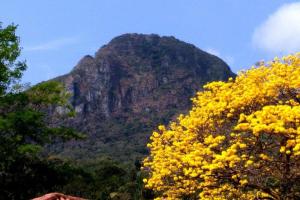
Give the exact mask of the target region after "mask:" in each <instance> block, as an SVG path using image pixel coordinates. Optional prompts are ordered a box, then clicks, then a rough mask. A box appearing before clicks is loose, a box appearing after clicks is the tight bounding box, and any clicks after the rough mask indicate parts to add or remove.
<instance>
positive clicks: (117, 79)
mask: <svg viewBox="0 0 300 200" xmlns="http://www.w3.org/2000/svg"><path fill="white" fill-rule="evenodd" d="M233 76H235V74H234V73H233V72H232V71H231V70H230V68H229V67H228V65H227V64H226V63H225V62H224V61H222V60H221V59H220V58H218V57H216V56H214V55H211V54H209V53H206V52H204V51H202V50H200V49H199V48H197V47H195V46H194V45H191V44H188V43H185V42H183V41H180V40H178V39H176V38H174V37H160V36H158V35H155V34H151V35H145V34H124V35H121V36H118V37H116V38H114V39H112V40H111V41H110V42H109V43H108V44H107V45H104V46H103V47H101V48H100V49H99V50H98V51H97V52H96V54H95V56H90V55H87V56H84V57H83V58H82V59H81V60H80V61H79V62H78V64H77V65H76V66H75V67H74V69H73V70H72V71H71V72H70V73H69V74H66V75H63V76H60V77H57V78H55V80H57V81H60V82H62V83H64V84H65V86H66V87H67V88H68V90H69V91H70V92H71V94H72V97H71V99H70V102H71V104H72V106H73V107H74V109H75V111H76V116H75V117H73V118H71V119H69V120H65V121H62V122H60V123H61V124H64V125H69V126H72V127H74V128H76V129H77V130H80V131H82V132H85V133H87V135H88V137H87V139H86V140H85V141H81V142H75V141H71V142H69V143H67V144H66V145H62V144H58V145H56V146H55V148H52V152H54V153H59V154H60V155H63V156H71V157H73V158H76V159H93V158H96V157H97V156H103V155H105V156H110V157H112V158H114V159H117V160H120V161H128V160H134V159H136V158H140V157H142V156H144V155H145V154H147V148H146V143H147V141H148V138H149V136H150V134H151V132H152V130H155V128H156V127H157V126H158V125H159V124H167V123H168V122H169V120H171V119H175V117H176V116H177V115H178V114H179V113H184V112H186V111H187V110H188V109H189V108H190V106H191V101H190V98H191V97H193V96H194V95H195V93H196V92H197V91H199V90H201V88H202V86H203V84H205V83H207V82H210V81H214V80H227V79H228V78H229V77H233Z"/></svg>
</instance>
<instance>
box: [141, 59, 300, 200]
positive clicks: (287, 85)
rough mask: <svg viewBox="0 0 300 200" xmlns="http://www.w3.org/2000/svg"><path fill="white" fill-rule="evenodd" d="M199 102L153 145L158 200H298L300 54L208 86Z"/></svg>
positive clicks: (151, 182) (150, 181)
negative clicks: (183, 199) (266, 199)
mask: <svg viewBox="0 0 300 200" xmlns="http://www.w3.org/2000/svg"><path fill="white" fill-rule="evenodd" d="M192 100H193V108H192V109H191V111H190V112H189V114H188V115H186V116H183V115H181V116H179V118H178V121H176V122H172V123H171V124H170V125H169V127H164V126H159V128H158V131H156V132H154V133H153V135H152V136H151V138H150V139H151V143H149V144H148V147H149V148H150V155H149V157H147V158H146V159H145V160H144V166H143V170H145V171H147V172H148V173H149V178H147V179H144V183H145V186H146V187H147V188H150V189H153V190H154V191H155V192H156V194H157V196H158V197H157V199H182V198H191V199H195V198H199V199H260V198H268V199H292V198H296V197H297V198H298V197H299V196H295V195H297V194H298V195H299V192H300V191H299V189H298V190H297V188H298V187H297V185H299V184H300V183H299V181H298V180H299V179H300V171H299V170H298V169H299V167H300V104H299V102H300V54H295V55H290V56H287V57H284V58H282V59H279V58H275V59H274V60H273V61H271V62H269V63H262V64H261V66H259V67H256V68H255V67H253V68H251V69H250V70H248V71H244V72H241V73H239V74H238V76H237V77H236V78H235V79H232V78H230V79H229V80H228V82H221V81H219V82H212V83H209V84H207V85H205V86H204V91H202V92H198V93H197V95H196V97H195V98H193V99H192ZM297 181H298V183H297ZM293 195H294V196H293ZM299 198H300V197H299Z"/></svg>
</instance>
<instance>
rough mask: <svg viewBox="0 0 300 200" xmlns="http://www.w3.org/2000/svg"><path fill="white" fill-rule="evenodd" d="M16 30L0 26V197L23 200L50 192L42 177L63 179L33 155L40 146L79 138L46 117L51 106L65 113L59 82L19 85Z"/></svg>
mask: <svg viewBox="0 0 300 200" xmlns="http://www.w3.org/2000/svg"><path fill="white" fill-rule="evenodd" d="M16 28H17V26H15V25H8V26H7V27H5V28H3V27H2V26H1V23H0V199H28V198H30V197H33V196H32V195H34V194H36V193H37V192H42V191H44V190H49V189H51V187H53V186H54V185H53V184H55V181H51V180H50V181H48V183H47V181H46V180H45V179H43V178H42V176H47V175H48V174H47V173H49V174H50V173H52V174H55V176H53V177H52V178H54V179H55V180H60V179H62V178H64V176H65V175H63V174H62V173H60V172H59V170H57V169H55V168H54V165H53V164H52V163H49V162H48V161H47V160H46V159H45V158H43V157H41V156H40V155H39V153H40V152H41V150H42V149H43V146H44V145H45V144H47V143H51V142H52V141H53V139H54V138H61V139H70V138H81V134H78V133H77V132H76V131H74V130H73V129H70V128H66V127H61V126H60V127H56V126H53V125H51V121H50V120H49V119H48V117H47V112H48V110H49V109H50V108H52V107H57V106H64V107H66V110H69V109H68V108H69V107H68V97H69V95H68V92H67V91H66V90H65V89H64V87H63V85H62V84H60V83H58V82H53V81H49V82H44V83H40V84H38V85H35V86H33V87H31V88H26V90H25V89H22V86H20V84H19V81H20V78H21V77H22V74H23V72H24V70H25V69H26V64H25V62H24V61H18V57H19V55H20V52H21V48H20V47H19V37H18V36H16V34H15V32H16ZM70 111H71V110H70ZM67 113H69V112H68V111H67V112H66V113H65V114H67ZM28 186H30V187H31V188H28Z"/></svg>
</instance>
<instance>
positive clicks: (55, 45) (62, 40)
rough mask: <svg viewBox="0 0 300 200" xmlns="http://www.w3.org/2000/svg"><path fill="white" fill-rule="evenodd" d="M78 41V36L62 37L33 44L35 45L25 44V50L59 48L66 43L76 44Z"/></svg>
mask: <svg viewBox="0 0 300 200" xmlns="http://www.w3.org/2000/svg"><path fill="white" fill-rule="evenodd" d="M77 42H78V38H77V37H68V38H60V39H56V40H52V41H48V42H45V43H42V44H38V45H33V46H27V47H26V46H25V47H24V51H45V50H55V49H59V48H61V47H63V46H66V45H71V44H75V43H77Z"/></svg>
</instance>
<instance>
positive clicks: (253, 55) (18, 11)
mask: <svg viewBox="0 0 300 200" xmlns="http://www.w3.org/2000/svg"><path fill="white" fill-rule="evenodd" d="M0 21H2V22H3V23H4V26H5V25H7V24H9V23H12V22H13V23H15V24H18V25H19V27H18V35H19V36H20V38H21V45H22V47H23V53H22V59H26V60H27V64H28V70H27V72H26V73H25V75H24V78H23V81H24V82H31V83H32V84H34V83H37V82H40V81H43V80H47V79H49V78H53V77H55V76H58V75H62V74H65V73H67V72H69V71H70V70H71V69H72V68H73V67H74V66H75V65H76V63H77V62H78V61H79V59H80V58H81V57H83V56H84V55H87V54H90V55H94V53H95V52H96V51H97V50H98V49H99V48H100V47H101V46H102V45H104V44H105V43H107V42H109V41H110V40H111V39H112V38H113V37H115V36H118V35H120V34H123V33H157V34H159V35H173V36H175V37H177V38H178V39H181V40H183V41H186V42H189V43H192V44H194V45H196V46H197V47H199V48H200V49H202V50H205V51H208V52H210V53H213V54H215V55H217V56H219V57H220V58H222V59H223V60H225V61H226V62H227V63H228V64H229V65H230V67H231V69H232V70H233V71H234V72H237V71H239V70H241V69H247V68H249V67H250V66H251V65H253V64H254V63H255V62H257V61H260V60H269V59H271V58H272V57H274V56H276V55H278V56H281V55H285V54H287V53H293V52H296V51H300V3H299V1H292V0H290V1H289V0H251V1H250V0H85V1H82V0H48V1H41V0H26V1H20V0H1V2H0Z"/></svg>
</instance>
